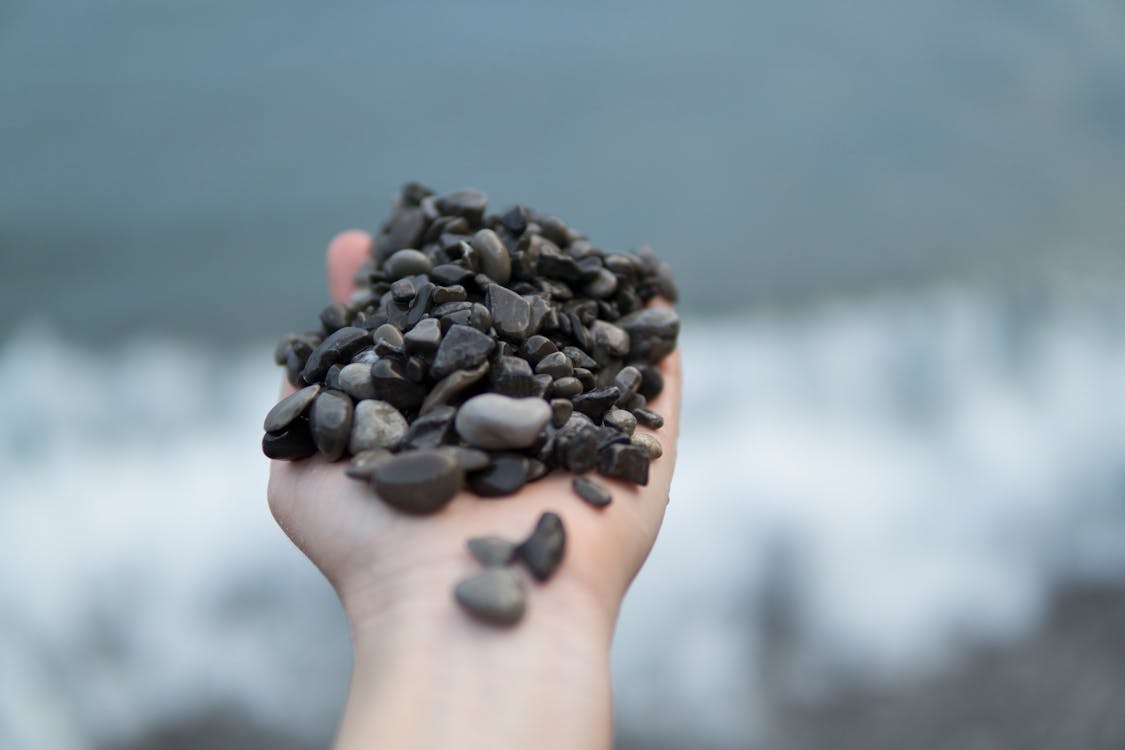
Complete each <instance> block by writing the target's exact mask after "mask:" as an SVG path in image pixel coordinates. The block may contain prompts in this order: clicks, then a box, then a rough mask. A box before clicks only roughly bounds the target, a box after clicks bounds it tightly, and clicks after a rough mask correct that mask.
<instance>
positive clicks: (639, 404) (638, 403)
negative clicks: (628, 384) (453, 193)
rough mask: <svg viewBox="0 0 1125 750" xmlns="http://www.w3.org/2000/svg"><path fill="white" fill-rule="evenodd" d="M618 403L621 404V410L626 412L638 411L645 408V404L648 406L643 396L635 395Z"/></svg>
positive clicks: (619, 400)
mask: <svg viewBox="0 0 1125 750" xmlns="http://www.w3.org/2000/svg"><path fill="white" fill-rule="evenodd" d="M617 403H618V404H620V405H621V408H622V409H624V410H626V411H636V410H637V409H643V408H645V404H647V403H648V401H647V399H645V397H644V396H642V395H641V394H639V393H634V394H633V395H632V396H630V397H629V398H619V399H617Z"/></svg>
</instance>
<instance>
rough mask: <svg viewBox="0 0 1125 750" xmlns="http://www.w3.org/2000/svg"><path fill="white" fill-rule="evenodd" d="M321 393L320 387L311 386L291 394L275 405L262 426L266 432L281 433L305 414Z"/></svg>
mask: <svg viewBox="0 0 1125 750" xmlns="http://www.w3.org/2000/svg"><path fill="white" fill-rule="evenodd" d="M319 393H320V386H319V385H310V386H306V387H304V388H302V389H301V390H299V391H294V392H293V393H290V394H289V395H288V396H286V397H285V398H283V399H281V400H280V401H278V402H277V404H275V405H274V407H273V408H272V409H270V410H269V413H268V414H266V419H265V422H264V424H263V425H262V427H263V429H265V431H266V432H280V431H282V430H284V429H285V428H286V427H288V426H289V423H290V422H292V421H293V420H294V419H296V418H297V417H299V416H301V415H302V414H304V413H305V410H307V409H308V408H309V405H310V404H311V403H312V402H313V399H315V398H316V397H317V395H318V394H319Z"/></svg>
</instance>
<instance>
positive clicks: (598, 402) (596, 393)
mask: <svg viewBox="0 0 1125 750" xmlns="http://www.w3.org/2000/svg"><path fill="white" fill-rule="evenodd" d="M620 395H621V391H620V390H619V389H618V387H617V386H615V385H607V386H602V387H601V388H595V389H594V390H592V391H589V392H587V393H583V394H581V395H578V396H575V397H574V399H573V401H574V410H575V411H580V412H582V413H583V414H585V415H586V416H587V417H589V418H590V419H592V420H594V422H595V423H597V422H601V421H602V418H603V417H605V414H606V412H607V411H609V409H610V407H611V406H613V404H614V403H615V402H616V401H617V398H618V396H620Z"/></svg>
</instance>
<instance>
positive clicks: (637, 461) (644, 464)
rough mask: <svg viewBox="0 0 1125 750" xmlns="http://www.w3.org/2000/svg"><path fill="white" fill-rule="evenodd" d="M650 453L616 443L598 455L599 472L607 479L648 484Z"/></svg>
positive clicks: (639, 448) (629, 445)
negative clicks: (617, 478)
mask: <svg viewBox="0 0 1125 750" xmlns="http://www.w3.org/2000/svg"><path fill="white" fill-rule="evenodd" d="M648 464H649V454H648V451H647V450H645V449H644V448H641V447H640V446H636V445H632V444H631V443H630V444H624V445H623V444H621V443H615V444H613V445H609V446H606V448H605V449H604V450H602V451H600V452H599V453H598V471H599V472H601V473H602V474H604V475H605V476H607V477H619V478H621V479H627V480H629V481H630V482H632V483H633V484H640V485H645V484H648Z"/></svg>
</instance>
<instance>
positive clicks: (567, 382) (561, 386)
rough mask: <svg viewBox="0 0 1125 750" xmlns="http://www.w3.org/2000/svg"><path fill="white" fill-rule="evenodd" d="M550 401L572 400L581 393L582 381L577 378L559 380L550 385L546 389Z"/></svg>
mask: <svg viewBox="0 0 1125 750" xmlns="http://www.w3.org/2000/svg"><path fill="white" fill-rule="evenodd" d="M547 393H548V394H550V396H551V398H552V399H556V398H574V397H575V396H577V395H578V394H580V393H582V381H581V380H579V379H578V378H559V379H558V380H556V381H554V382H553V383H551V386H550V387H549V388H548V389H547Z"/></svg>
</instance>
